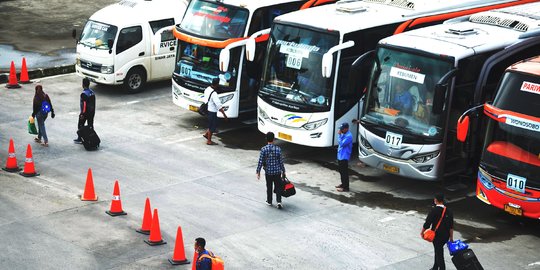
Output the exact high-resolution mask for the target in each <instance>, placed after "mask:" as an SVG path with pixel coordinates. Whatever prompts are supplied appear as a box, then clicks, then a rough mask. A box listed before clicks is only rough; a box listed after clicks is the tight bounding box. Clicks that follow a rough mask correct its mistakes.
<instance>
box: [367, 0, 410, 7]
mask: <svg viewBox="0 0 540 270" xmlns="http://www.w3.org/2000/svg"><path fill="white" fill-rule="evenodd" d="M364 1H365V2H370V3H377V4H382V5H388V6H394V7H400V8H405V9H414V2H413V1H407V0H364Z"/></svg>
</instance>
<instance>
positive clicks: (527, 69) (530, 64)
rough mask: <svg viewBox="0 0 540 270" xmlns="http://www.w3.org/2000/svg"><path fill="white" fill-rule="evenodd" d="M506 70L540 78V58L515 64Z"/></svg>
mask: <svg viewBox="0 0 540 270" xmlns="http://www.w3.org/2000/svg"><path fill="white" fill-rule="evenodd" d="M508 70H512V71H517V72H522V73H528V74H533V75H536V76H540V56H535V57H531V58H529V59H526V60H523V61H520V62H517V63H515V64H513V65H511V66H510V67H509V68H508Z"/></svg>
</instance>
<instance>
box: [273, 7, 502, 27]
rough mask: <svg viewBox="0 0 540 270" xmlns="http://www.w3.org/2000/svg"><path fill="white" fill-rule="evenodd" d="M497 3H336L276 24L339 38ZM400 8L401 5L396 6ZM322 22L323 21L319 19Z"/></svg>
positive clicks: (287, 16)
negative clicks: (332, 33) (336, 34)
mask: <svg viewBox="0 0 540 270" xmlns="http://www.w3.org/2000/svg"><path fill="white" fill-rule="evenodd" d="M505 2H508V1H501V0H451V1H448V0H408V1H405V0H404V1H392V0H356V1H354V0H353V1H340V2H338V3H335V4H328V5H324V6H319V7H312V8H308V9H304V10H300V11H295V12H291V13H287V14H284V15H281V16H279V17H277V18H276V19H275V21H277V22H284V23H291V24H295V25H305V26H307V27H310V28H318V29H324V30H327V29H328V30H335V31H339V32H340V33H342V34H346V33H350V32H354V31H358V30H362V29H368V28H372V27H377V26H380V25H386V24H391V23H399V22H404V21H407V20H409V19H412V18H416V17H419V16H427V15H432V14H439V13H448V12H452V11H458V10H463V9H465V7H467V9H469V8H472V7H480V6H486V5H487V4H492V5H494V4H501V3H505ZM395 3H398V4H402V5H397V4H395ZM322 18H324V19H322Z"/></svg>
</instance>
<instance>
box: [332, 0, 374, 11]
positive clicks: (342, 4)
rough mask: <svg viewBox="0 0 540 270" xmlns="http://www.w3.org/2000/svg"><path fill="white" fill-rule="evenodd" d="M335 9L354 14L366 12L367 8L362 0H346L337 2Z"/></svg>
mask: <svg viewBox="0 0 540 270" xmlns="http://www.w3.org/2000/svg"><path fill="white" fill-rule="evenodd" d="M336 11H337V12H343V13H351V14H354V13H360V12H366V11H367V8H366V7H365V6H364V5H363V3H362V1H358V0H346V1H339V2H337V4H336Z"/></svg>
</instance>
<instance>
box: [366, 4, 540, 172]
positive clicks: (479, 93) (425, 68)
mask: <svg viewBox="0 0 540 270" xmlns="http://www.w3.org/2000/svg"><path fill="white" fill-rule="evenodd" d="M539 15H540V3H530V4H524V5H519V6H515V7H508V8H504V9H497V10H492V11H486V12H481V13H477V14H473V15H471V16H468V17H462V18H458V19H454V20H450V21H447V22H446V23H444V24H442V25H436V26H431V27H426V28H423V29H417V30H414V31H410V32H406V33H402V34H399V35H395V36H392V37H388V38H386V39H383V40H381V41H380V42H379V45H378V46H377V49H376V51H375V52H374V58H375V61H374V64H373V68H372V73H371V76H370V78H371V79H370V82H369V83H368V88H367V93H366V101H365V106H364V110H363V113H362V117H361V119H360V127H359V132H358V133H359V141H360V142H359V158H360V160H361V161H362V162H364V163H366V164H368V165H370V166H372V167H376V168H379V169H381V170H384V171H387V172H390V173H393V174H398V175H401V176H404V177H408V178H413V179H419V180H442V179H444V178H446V177H457V176H460V175H473V174H474V172H475V171H476V169H477V168H478V159H479V156H480V153H481V148H480V147H481V146H482V143H481V140H482V139H483V134H485V131H484V129H485V123H483V122H481V121H475V123H474V124H473V125H472V126H473V127H472V129H473V130H474V131H473V132H471V136H472V137H473V138H470V140H469V142H470V144H463V143H461V142H459V141H458V140H457V138H456V126H457V120H458V118H459V117H460V115H461V114H462V113H463V112H464V111H466V110H467V109H468V108H471V107H473V106H476V105H481V104H483V103H484V102H485V101H487V100H491V99H492V98H493V93H494V91H495V88H496V86H497V83H498V81H499V79H500V77H501V76H502V74H503V72H504V70H505V68H506V67H507V66H508V65H510V64H511V63H514V62H516V61H517V60H519V59H523V58H526V57H530V56H533V55H537V54H539V53H540V38H539V37H538V35H539V34H540V26H539V25H540V16H539ZM372 63H373V62H372Z"/></svg>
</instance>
